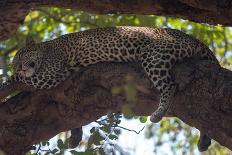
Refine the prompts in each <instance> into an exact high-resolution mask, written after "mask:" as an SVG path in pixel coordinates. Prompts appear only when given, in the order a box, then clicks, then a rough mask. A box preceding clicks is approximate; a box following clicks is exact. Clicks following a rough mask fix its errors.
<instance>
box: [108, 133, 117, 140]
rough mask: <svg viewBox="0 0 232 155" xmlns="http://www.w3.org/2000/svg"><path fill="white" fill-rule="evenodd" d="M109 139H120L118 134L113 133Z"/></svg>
mask: <svg viewBox="0 0 232 155" xmlns="http://www.w3.org/2000/svg"><path fill="white" fill-rule="evenodd" d="M109 139H111V140H116V139H118V136H117V135H113V134H111V135H109Z"/></svg>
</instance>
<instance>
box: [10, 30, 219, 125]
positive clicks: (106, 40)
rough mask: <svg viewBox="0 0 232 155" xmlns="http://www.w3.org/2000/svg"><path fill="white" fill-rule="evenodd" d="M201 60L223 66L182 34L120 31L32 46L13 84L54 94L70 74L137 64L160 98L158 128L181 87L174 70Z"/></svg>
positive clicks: (16, 63)
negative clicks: (100, 65) (108, 65)
mask: <svg viewBox="0 0 232 155" xmlns="http://www.w3.org/2000/svg"><path fill="white" fill-rule="evenodd" d="M186 58H193V59H195V58H196V59H202V60H208V61H210V62H211V63H214V64H217V65H219V62H218V60H217V59H216V57H215V55H214V53H213V52H212V51H211V50H210V49H209V48H208V47H207V46H206V45H205V44H203V43H202V42H201V41H199V40H197V39H196V38H194V37H193V36H191V35H189V34H186V33H184V32H182V31H180V30H175V29H171V28H152V27H134V26H116V27H104V28H95V29H89V30H84V31H80V32H74V33H69V34H65V35H62V36H60V37H58V38H55V39H52V40H49V41H45V42H41V43H35V42H34V41H28V43H27V45H26V46H25V47H23V48H21V49H20V50H19V51H18V52H17V53H16V55H15V56H14V59H13V63H12V65H13V69H14V75H13V76H12V77H11V78H10V80H9V82H8V83H10V82H23V83H25V84H26V85H29V86H32V87H35V88H36V89H51V88H54V87H56V86H57V85H59V84H60V83H61V82H62V81H64V80H65V79H67V78H68V77H69V76H70V75H71V73H73V72H76V71H79V70H80V68H82V67H87V66H89V65H94V64H96V63H98V62H136V63H138V64H139V65H140V66H141V67H142V68H143V70H144V71H145V73H146V74H147V76H148V77H149V79H150V81H151V82H152V85H153V86H154V87H155V88H156V89H157V90H158V91H159V92H160V94H161V95H160V102H159V105H158V108H157V109H156V110H155V111H154V112H153V113H152V114H151V116H150V120H151V122H154V123H156V122H159V121H160V120H161V119H162V118H163V116H165V114H166V113H167V111H168V110H169V107H170V106H171V103H172V99H173V97H174V95H175V92H176V89H177V84H176V83H175V80H174V78H173V77H172V76H171V69H172V68H173V66H174V65H175V64H176V63H178V62H180V61H182V60H184V59H186Z"/></svg>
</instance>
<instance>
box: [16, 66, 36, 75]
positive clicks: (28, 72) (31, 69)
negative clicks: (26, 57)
mask: <svg viewBox="0 0 232 155" xmlns="http://www.w3.org/2000/svg"><path fill="white" fill-rule="evenodd" d="M34 73H35V70H34V68H29V69H27V70H21V71H19V74H20V75H21V76H23V77H31V76H33V75H34Z"/></svg>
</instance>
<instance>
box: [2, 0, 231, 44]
mask: <svg viewBox="0 0 232 155" xmlns="http://www.w3.org/2000/svg"><path fill="white" fill-rule="evenodd" d="M41 6H48V7H61V8H71V9H77V10H82V11H87V12H91V13H97V14H108V13H123V14H146V15H147V14H153V15H162V16H172V17H177V18H182V19H188V20H191V21H194V22H199V23H208V24H214V25H216V24H222V25H225V26H232V1H231V0H221V1H219V0H75V1H73V0H56V1H54V0H33V1H32V0H1V1H0V40H4V39H6V38H9V37H10V36H12V35H14V34H15V33H16V31H17V29H18V25H19V24H20V23H23V20H24V18H25V16H26V15H27V14H28V13H29V11H30V10H32V9H36V8H38V7H41Z"/></svg>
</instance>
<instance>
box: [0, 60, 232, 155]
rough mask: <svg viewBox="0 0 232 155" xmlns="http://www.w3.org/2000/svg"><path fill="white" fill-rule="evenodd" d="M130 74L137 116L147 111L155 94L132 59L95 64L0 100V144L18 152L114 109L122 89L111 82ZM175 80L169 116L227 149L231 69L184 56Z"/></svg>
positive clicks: (231, 140) (231, 139)
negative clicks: (54, 83)
mask: <svg viewBox="0 0 232 155" xmlns="http://www.w3.org/2000/svg"><path fill="white" fill-rule="evenodd" d="M128 74H130V75H132V76H133V77H134V82H135V83H136V85H137V87H136V88H137V91H138V94H137V101H136V102H135V103H133V108H132V110H133V111H134V112H135V114H136V115H149V114H151V113H152V112H153V111H154V110H155V109H156V107H157V105H158V103H159V93H158V91H157V90H156V89H154V88H153V87H152V84H151V82H150V81H149V80H148V78H147V76H146V75H145V73H144V72H143V71H142V69H141V68H140V67H139V66H138V65H137V64H135V63H130V64H124V63H99V64H96V65H93V66H89V67H87V68H86V69H83V70H82V71H80V72H77V73H75V74H74V75H73V76H72V77H71V78H69V79H68V80H66V81H65V82H63V83H62V84H61V85H60V86H58V87H57V88H55V89H53V90H48V91H44V90H43V91H36V92H24V93H21V94H19V95H17V96H15V97H12V98H11V99H9V100H8V101H7V102H6V103H2V105H0V124H1V126H0V136H1V138H0V149H3V150H4V151H5V152H6V153H8V154H17V153H18V154H21V153H22V152H24V151H25V150H26V149H27V148H28V147H29V146H31V145H32V144H36V143H39V142H40V141H42V140H47V139H49V138H51V137H53V136H54V135H56V134H58V133H59V132H61V131H66V130H69V129H72V128H76V127H80V126H82V125H86V124H88V123H90V122H92V121H94V120H96V119H98V118H99V117H101V116H103V115H105V114H106V113H107V112H108V111H109V110H111V111H113V112H119V111H120V110H121V107H122V106H123V105H125V104H126V103H127V99H126V97H125V93H124V92H121V93H120V94H116V95H112V93H111V89H112V87H115V86H117V87H120V86H124V85H125V83H126V82H125V76H126V75H128ZM173 76H174V77H175V79H176V82H177V83H178V84H179V87H178V91H177V93H176V95H175V98H174V100H173V105H172V106H171V108H170V111H169V113H168V116H176V117H178V118H180V119H181V120H183V121H184V122H185V123H187V124H189V125H191V126H194V127H196V128H198V129H199V130H201V131H204V132H206V133H207V134H208V135H209V136H210V137H211V138H213V139H214V140H216V141H218V142H219V143H220V144H221V145H224V146H226V147H227V148H229V149H232V134H231V133H232V130H231V129H232V99H231V96H232V81H231V79H232V72H231V71H229V70H227V69H223V68H219V67H218V66H215V65H212V64H210V63H209V62H205V61H198V62H197V61H193V60H191V61H190V60H189V61H186V62H183V63H182V64H179V65H177V66H176V67H175V68H174V69H173Z"/></svg>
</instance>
